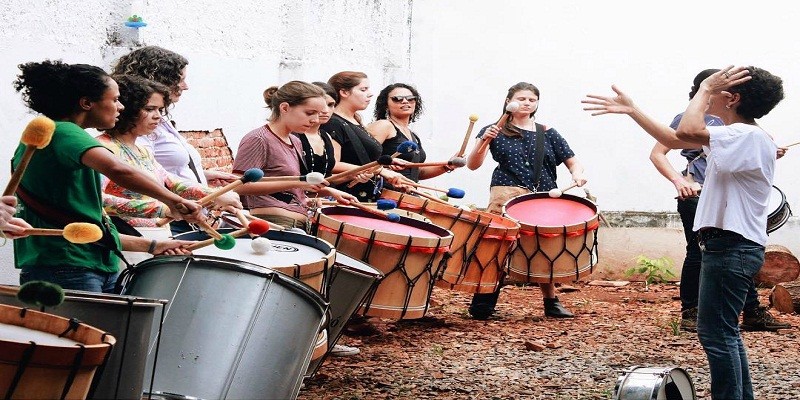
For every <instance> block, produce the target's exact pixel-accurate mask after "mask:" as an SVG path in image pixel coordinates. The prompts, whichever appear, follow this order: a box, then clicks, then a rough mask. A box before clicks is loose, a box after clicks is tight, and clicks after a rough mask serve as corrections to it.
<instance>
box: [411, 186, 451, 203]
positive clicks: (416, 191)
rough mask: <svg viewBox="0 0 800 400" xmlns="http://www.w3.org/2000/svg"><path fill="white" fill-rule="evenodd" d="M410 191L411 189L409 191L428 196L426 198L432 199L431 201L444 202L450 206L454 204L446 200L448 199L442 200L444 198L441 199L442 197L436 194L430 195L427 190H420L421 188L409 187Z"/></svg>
mask: <svg viewBox="0 0 800 400" xmlns="http://www.w3.org/2000/svg"><path fill="white" fill-rule="evenodd" d="M408 191H409V192H411V193H414V194H417V195H419V196H422V197H424V198H426V199H428V200H431V201H435V202H437V203H442V204H447V205H450V206H452V204H450V203H448V202H446V201H444V200H442V199H440V198H438V197H436V196H431V195H429V194H427V193H425V192H421V191H419V190H417V189H414V188H408Z"/></svg>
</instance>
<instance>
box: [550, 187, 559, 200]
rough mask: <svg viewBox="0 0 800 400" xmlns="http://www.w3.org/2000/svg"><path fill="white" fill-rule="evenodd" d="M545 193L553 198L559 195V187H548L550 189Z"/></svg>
mask: <svg viewBox="0 0 800 400" xmlns="http://www.w3.org/2000/svg"><path fill="white" fill-rule="evenodd" d="M547 194H548V195H549V196H550V197H553V198H556V197H561V190H559V189H550V191H549V192H547Z"/></svg>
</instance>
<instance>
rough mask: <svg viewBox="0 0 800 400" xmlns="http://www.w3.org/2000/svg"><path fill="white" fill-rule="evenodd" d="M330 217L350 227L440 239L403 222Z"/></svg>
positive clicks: (345, 216) (355, 216) (432, 233)
mask: <svg viewBox="0 0 800 400" xmlns="http://www.w3.org/2000/svg"><path fill="white" fill-rule="evenodd" d="M328 216H329V217H331V218H333V219H335V220H337V221H342V222H344V223H347V224H350V225H355V226H358V227H361V228H367V229H371V230H374V231H381V232H389V233H394V234H396V235H403V236H413V237H423V238H438V237H440V236H439V235H437V234H436V233H434V232H429V231H426V230H424V229H420V228H417V227H414V226H409V225H405V224H403V223H402V222H391V221H387V220H384V219H378V218H371V217H362V216H358V215H345V214H334V215H328Z"/></svg>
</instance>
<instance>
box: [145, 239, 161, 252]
mask: <svg viewBox="0 0 800 400" xmlns="http://www.w3.org/2000/svg"><path fill="white" fill-rule="evenodd" d="M157 243H158V242H156V241H155V240H152V241H151V242H150V247H148V248H147V252H148V253H150V254H153V252H154V251H155V250H156V244H157Z"/></svg>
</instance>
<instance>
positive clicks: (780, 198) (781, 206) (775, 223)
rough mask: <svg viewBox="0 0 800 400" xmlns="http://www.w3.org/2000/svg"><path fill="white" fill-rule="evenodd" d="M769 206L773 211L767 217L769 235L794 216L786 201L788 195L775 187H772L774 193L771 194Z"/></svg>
mask: <svg viewBox="0 0 800 400" xmlns="http://www.w3.org/2000/svg"><path fill="white" fill-rule="evenodd" d="M769 205H770V207H771V209H770V213H769V215H768V216H767V233H772V232H775V231H776V230H778V228H780V227H782V226H783V225H785V224H786V222H787V221H789V217H791V216H792V209H791V208H789V203H788V202H787V201H786V195H785V194H783V191H781V190H780V189H779V188H778V187H777V186H774V185H773V186H772V191H771V192H770V201H769Z"/></svg>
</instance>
